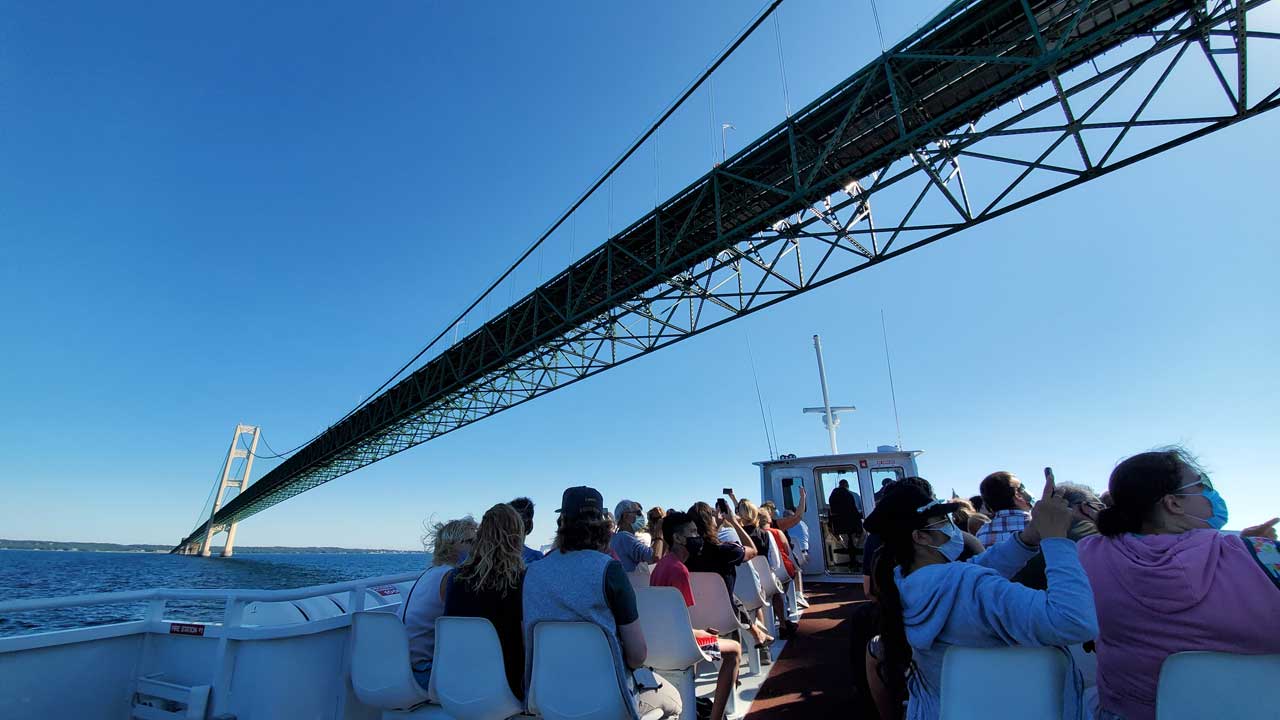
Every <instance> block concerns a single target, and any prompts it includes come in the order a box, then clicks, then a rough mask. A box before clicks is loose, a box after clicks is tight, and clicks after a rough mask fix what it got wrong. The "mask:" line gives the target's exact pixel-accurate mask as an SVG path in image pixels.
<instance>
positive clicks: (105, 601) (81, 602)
mask: <svg viewBox="0 0 1280 720" xmlns="http://www.w3.org/2000/svg"><path fill="white" fill-rule="evenodd" d="M421 574H422V571H420V570H415V571H413V572H404V573H397V574H395V575H380V576H378V577H372V578H364V579H361V580H348V581H346V582H340V583H330V584H328V585H312V586H310V587H301V588H291V589H286V590H251V589H243V588H231V589H208V590H199V589H186V588H153V589H151V590H126V591H123V592H110V593H89V594H86V595H67V596H64V597H58V598H32V599H28V600H7V601H4V602H0V613H15V612H30V611H33V610H51V609H55V608H66V607H77V606H89V605H115V604H119V603H134V602H146V601H149V600H236V601H240V602H276V601H283V600H298V599H301V598H306V597H314V596H316V595H332V594H333V593H338V592H349V591H351V590H359V589H361V588H368V587H370V586H373V585H390V584H394V583H399V582H407V581H409V580H416V579H417V578H418V576H419V575H421Z"/></svg>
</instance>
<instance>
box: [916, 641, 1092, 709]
mask: <svg viewBox="0 0 1280 720" xmlns="http://www.w3.org/2000/svg"><path fill="white" fill-rule="evenodd" d="M1069 668H1070V665H1069V663H1068V661H1067V655H1066V653H1065V652H1064V651H1062V650H1060V649H1058V648H1052V647H1038V648H1036V647H999V648H966V647H952V648H950V649H948V650H947V654H946V656H945V657H944V658H943V660H942V698H941V705H942V715H941V720H957V719H958V718H969V717H973V714H974V712H975V710H977V711H979V713H980V714H981V716H982V718H983V720H1021V719H1022V718H1060V717H1062V693H1063V690H1064V687H1065V682H1066V675H1067V672H1068V670H1069ZM992 678H1016V681H1015V682H1007V683H1001V684H1000V699H999V702H992V697H991V680H992Z"/></svg>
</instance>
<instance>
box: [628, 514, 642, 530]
mask: <svg viewBox="0 0 1280 720" xmlns="http://www.w3.org/2000/svg"><path fill="white" fill-rule="evenodd" d="M643 529H644V518H642V517H637V518H636V519H635V520H632V521H631V532H640V531H641V530H643Z"/></svg>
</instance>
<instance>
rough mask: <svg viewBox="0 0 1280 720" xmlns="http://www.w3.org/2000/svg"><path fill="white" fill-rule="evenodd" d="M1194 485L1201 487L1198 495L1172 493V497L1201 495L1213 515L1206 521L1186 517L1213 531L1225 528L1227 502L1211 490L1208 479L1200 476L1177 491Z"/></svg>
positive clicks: (1211, 485)
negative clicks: (1206, 501) (1207, 502)
mask: <svg viewBox="0 0 1280 720" xmlns="http://www.w3.org/2000/svg"><path fill="white" fill-rule="evenodd" d="M1194 485H1202V486H1203V489H1202V490H1201V491H1200V492H1198V493H1174V495H1183V496H1186V495H1203V496H1204V497H1205V499H1206V500H1208V501H1209V507H1210V508H1212V509H1213V514H1212V515H1210V516H1209V519H1208V520H1206V519H1204V518H1202V517H1199V516H1196V515H1188V516H1187V517H1193V518H1195V519H1197V520H1199V521H1200V522H1202V523H1204V524H1206V525H1208V526H1209V527H1211V528H1213V529H1214V530H1221V529H1222V528H1224V527H1226V526H1227V501H1226V500H1223V499H1222V496H1221V495H1219V494H1218V491H1217V490H1214V489H1213V483H1211V482H1210V481H1209V478H1208V477H1207V476H1205V475H1201V476H1200V479H1199V480H1196V481H1195V482H1193V483H1188V484H1186V485H1183V486H1182V487H1180V488H1178V489H1179V490H1184V489H1186V488H1189V487H1192V486H1194Z"/></svg>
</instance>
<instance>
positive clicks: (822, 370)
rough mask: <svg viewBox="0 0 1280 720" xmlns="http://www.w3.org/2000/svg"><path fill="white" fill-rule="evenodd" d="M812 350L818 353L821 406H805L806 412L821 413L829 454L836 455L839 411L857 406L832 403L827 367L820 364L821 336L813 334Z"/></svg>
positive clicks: (837, 452)
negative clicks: (828, 386)
mask: <svg viewBox="0 0 1280 720" xmlns="http://www.w3.org/2000/svg"><path fill="white" fill-rule="evenodd" d="M813 351H814V352H815V353H817V355H818V381H819V382H820V383H821V384H822V407H816V408H805V409H804V411H805V412H807V413H822V424H823V425H825V426H826V428H827V436H828V438H829V439H830V440H831V454H832V455H838V454H839V453H840V450H839V448H838V447H837V446H836V428H838V427H840V413H842V412H853V411H854V410H856V409H857V408H855V407H854V406H852V405H832V404H831V396H830V395H829V394H828V393H827V369H826V367H825V366H824V365H823V364H822V338H820V337H818V336H817V335H814V336H813Z"/></svg>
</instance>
